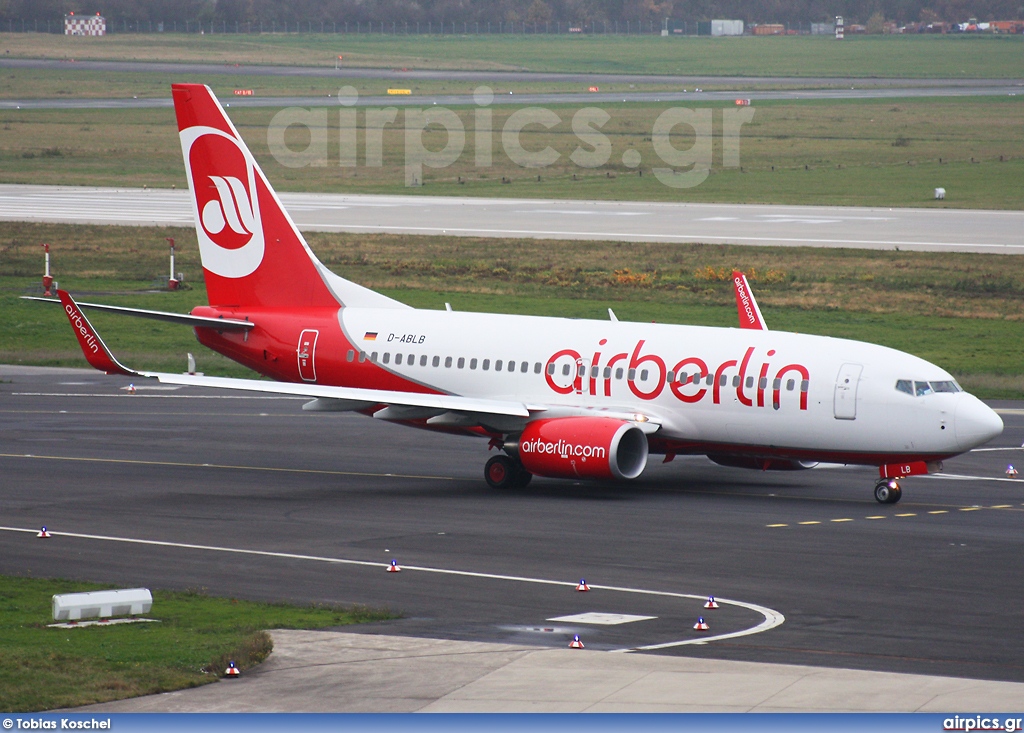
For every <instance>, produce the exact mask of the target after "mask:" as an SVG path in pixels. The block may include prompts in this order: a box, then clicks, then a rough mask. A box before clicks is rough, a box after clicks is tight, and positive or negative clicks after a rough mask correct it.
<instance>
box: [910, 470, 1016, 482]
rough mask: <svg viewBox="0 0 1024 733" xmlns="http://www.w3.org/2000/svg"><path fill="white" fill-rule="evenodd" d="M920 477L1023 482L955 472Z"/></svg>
mask: <svg viewBox="0 0 1024 733" xmlns="http://www.w3.org/2000/svg"><path fill="white" fill-rule="evenodd" d="M922 478H938V479H946V480H947V481H1008V482H1010V483H1011V484H1024V479H1019V478H999V477H998V476H961V475H960V474H956V473H929V474H926V475H924V476H922Z"/></svg>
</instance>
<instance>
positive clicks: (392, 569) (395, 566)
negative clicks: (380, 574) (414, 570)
mask: <svg viewBox="0 0 1024 733" xmlns="http://www.w3.org/2000/svg"><path fill="white" fill-rule="evenodd" d="M388 572H389V573H400V572H402V568H400V567H399V566H398V560H392V561H391V564H390V565H388Z"/></svg>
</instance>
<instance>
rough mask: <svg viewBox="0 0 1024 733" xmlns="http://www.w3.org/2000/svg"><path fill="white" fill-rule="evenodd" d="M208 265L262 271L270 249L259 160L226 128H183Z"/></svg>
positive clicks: (231, 273) (217, 270) (226, 270)
mask: <svg viewBox="0 0 1024 733" xmlns="http://www.w3.org/2000/svg"><path fill="white" fill-rule="evenodd" d="M181 147H182V151H183V152H184V155H185V161H186V170H187V172H188V179H189V181H188V183H189V188H190V189H191V190H192V196H193V203H194V212H195V216H196V234H197V236H198V238H199V253H200V255H201V256H202V258H203V268H204V269H206V270H208V271H210V272H212V273H214V274H216V275H220V276H221V277H227V278H241V277H245V276H246V275H250V274H252V273H253V272H255V271H256V269H257V268H258V267H259V266H260V263H261V262H262V261H263V253H264V248H265V243H264V234H263V222H262V219H261V217H260V205H259V195H258V191H257V185H258V183H257V182H258V181H260V180H262V176H261V175H260V173H259V170H258V169H257V168H256V163H255V161H254V160H253V159H252V156H251V155H249V152H248V151H247V150H246V149H245V146H244V144H243V143H242V142H241V141H239V140H236V139H235V138H234V137H232V136H231V135H229V134H228V133H225V132H223V131H221V130H217V129H214V128H212V127H202V126H195V127H189V128H186V129H185V130H182V131H181Z"/></svg>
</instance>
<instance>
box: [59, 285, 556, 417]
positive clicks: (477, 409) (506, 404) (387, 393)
mask: <svg viewBox="0 0 1024 733" xmlns="http://www.w3.org/2000/svg"><path fill="white" fill-rule="evenodd" d="M57 296H58V297H59V298H60V302H61V304H63V306H64V312H65V313H66V314H67V316H68V321H70V323H71V329H72V330H73V331H74V333H75V336H76V337H77V338H78V343H79V345H80V346H81V347H82V352H83V353H84V354H85V358H86V361H88V362H89V364H90V365H92V366H93V367H94V368H96V369H98V370H100V371H101V372H106V373H107V374H124V375H127V376H137V377H150V378H154V379H158V380H159V381H160V382H161V383H164V384H180V385H188V386H192V387H214V388H217V389H236V390H245V391H248V392H264V393H272V394H282V395H295V396H298V397H311V398H318V399H324V400H336V401H338V402H337V404H338V405H339V407H341V408H342V409H349V410H358V409H363V408H367V407H372V406H374V405H388V406H398V407H410V408H425V409H427V410H439V411H456V412H462V413H482V414H485V415H501V416H507V417H530V415H531V414H532V412H537V411H543V410H544V409H545V408H544V407H543V406H530V407H528V406H527V405H525V404H523V403H521V402H514V401H506V400H491V399H481V398H475V397H462V396H459V395H445V394H423V393H417V392H396V391H392V390H383V389H363V388H358V387H332V386H329V385H322V384H298V383H292V382H270V381H264V380H261V379H235V378H231V377H207V376H200V375H198V374H172V373H168V372H141V371H136V370H135V369H130V368H128V367H126V366H125V365H123V364H122V363H121V362H119V361H118V360H117V358H116V357H115V356H114V355H113V353H111V351H110V349H109V348H108V347H107V345H106V344H105V343H103V339H102V338H100V335H99V333H97V331H96V329H95V328H94V327H93V325H92V324H91V323H89V319H88V318H86V317H85V314H83V313H82V311H81V309H80V308H79V307H78V303H76V302H75V300H74V299H73V298H72V297H71V295H70V294H69V293H68V292H67V291H66V290H58V291H57ZM210 320H215V319H210ZM531 407H532V409H531Z"/></svg>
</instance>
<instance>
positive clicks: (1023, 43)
mask: <svg viewBox="0 0 1024 733" xmlns="http://www.w3.org/2000/svg"><path fill="white" fill-rule="evenodd" d="M0 49H3V50H4V51H9V52H10V53H9V55H10V56H11V57H14V58H55V59H67V60H70V59H78V60H84V59H104V60H129V61H130V60H145V61H206V62H213V63H223V64H225V65H229V66H230V65H233V64H264V65H266V64H273V65H298V66H330V67H333V66H334V65H335V62H336V60H337V56H338V55H339V54H341V55H342V56H344V59H343V64H344V65H345V66H346V67H382V68H408V69H469V70H485V71H486V70H495V71H497V70H528V71H555V72H559V71H564V72H586V73H631V74H684V75H712V76H731V75H738V76H798V77H817V76H840V77H845V76H853V77H902V76H906V77H922V78H923V77H950V78H967V79H970V78H1012V77H1019V76H1022V75H1024V71H1022V61H1021V59H1022V50H1024V38H1021V37H1020V36H859V37H854V36H851V37H848V38H847V39H846V40H845V41H842V42H836V41H835V40H834V39H833V38H830V37H827V36H820V37H819V36H788V37H754V36H745V37H741V38H696V37H686V38H661V37H658V36H613V35H609V36H604V35H588V36H566V35H560V36H555V35H552V36H547V35H525V36H524V35H511V34H505V35H480V36H477V35H468V36H467V35H461V34H460V35H446V36H441V35H432V36H427V35H423V36H415V35H414V36H402V35H399V36H391V35H381V34H379V33H376V34H369V33H364V34H359V35H356V34H349V35H333V34H324V35H321V34H315V35H308V34H301V35H300V34H285V33H280V34H263V35H244V34H242V35H237V36H236V35H233V34H227V35H218V34H216V33H214V34H207V35H204V36H198V35H183V34H141V35H138V34H112V35H108V36H105V37H103V38H79V37H65V36H58V35H48V34H21V33H14V34H11V33H0Z"/></svg>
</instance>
